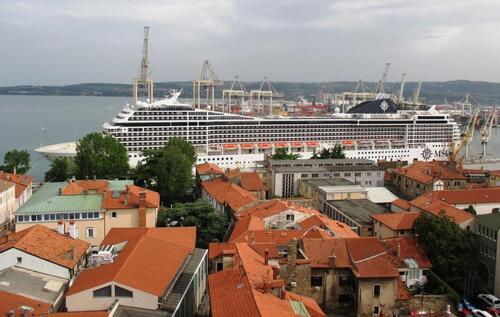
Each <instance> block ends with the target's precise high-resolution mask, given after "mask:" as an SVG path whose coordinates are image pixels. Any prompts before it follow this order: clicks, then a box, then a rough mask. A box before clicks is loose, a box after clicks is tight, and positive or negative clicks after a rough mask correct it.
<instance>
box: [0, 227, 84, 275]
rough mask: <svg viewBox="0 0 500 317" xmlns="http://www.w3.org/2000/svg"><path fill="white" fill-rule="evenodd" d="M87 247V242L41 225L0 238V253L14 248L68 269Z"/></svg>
mask: <svg viewBox="0 0 500 317" xmlns="http://www.w3.org/2000/svg"><path fill="white" fill-rule="evenodd" d="M89 247H90V244H89V243H88V242H85V241H83V240H78V239H73V238H70V237H68V236H65V235H61V234H59V233H57V232H56V231H54V230H52V229H49V228H47V227H45V226H42V225H34V226H32V227H29V228H27V229H24V230H21V231H19V232H16V233H11V234H8V235H6V236H4V237H3V238H0V253H1V252H4V251H6V250H9V249H12V248H15V249H18V250H21V251H24V252H26V253H29V254H31V255H34V256H36V257H39V258H42V259H45V260H47V261H49V262H52V263H55V264H58V265H61V266H64V267H66V268H68V269H73V268H74V267H75V266H76V264H77V263H78V261H79V260H80V258H81V257H82V256H84V255H85V253H86V251H87V249H88V248H89ZM72 250H74V256H72V255H71V253H72Z"/></svg>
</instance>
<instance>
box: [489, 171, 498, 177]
mask: <svg viewBox="0 0 500 317" xmlns="http://www.w3.org/2000/svg"><path fill="white" fill-rule="evenodd" d="M489 174H490V175H492V176H498V177H500V170H495V171H490V172H489Z"/></svg>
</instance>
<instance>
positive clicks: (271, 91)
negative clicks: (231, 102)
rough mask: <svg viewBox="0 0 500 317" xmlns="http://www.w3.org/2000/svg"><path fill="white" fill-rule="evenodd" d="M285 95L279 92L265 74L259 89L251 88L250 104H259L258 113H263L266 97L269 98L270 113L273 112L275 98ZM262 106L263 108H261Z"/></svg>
mask: <svg viewBox="0 0 500 317" xmlns="http://www.w3.org/2000/svg"><path fill="white" fill-rule="evenodd" d="M284 96H285V95H284V94H283V93H280V92H278V91H277V90H276V89H275V88H274V87H273V85H272V84H271V82H270V81H269V79H268V78H267V76H264V80H263V81H262V82H261V83H260V86H259V89H253V90H250V105H251V106H252V107H254V106H257V113H258V114H263V112H264V104H263V102H265V100H266V98H267V99H268V100H269V114H271V115H272V113H273V98H283V97H284ZM261 108H262V109H261Z"/></svg>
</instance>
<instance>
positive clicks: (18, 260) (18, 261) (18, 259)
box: [17, 256, 23, 264]
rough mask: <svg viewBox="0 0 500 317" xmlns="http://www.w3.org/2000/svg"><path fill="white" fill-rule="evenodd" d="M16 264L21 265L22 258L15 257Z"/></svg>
mask: <svg viewBox="0 0 500 317" xmlns="http://www.w3.org/2000/svg"><path fill="white" fill-rule="evenodd" d="M17 264H23V258H22V257H20V256H19V257H17Z"/></svg>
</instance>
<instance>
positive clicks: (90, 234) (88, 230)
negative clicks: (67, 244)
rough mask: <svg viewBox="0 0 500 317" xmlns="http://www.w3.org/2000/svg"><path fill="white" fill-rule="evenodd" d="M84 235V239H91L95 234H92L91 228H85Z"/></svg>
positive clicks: (92, 229)
mask: <svg viewBox="0 0 500 317" xmlns="http://www.w3.org/2000/svg"><path fill="white" fill-rule="evenodd" d="M86 233H87V234H86V237H87V238H93V237H94V234H95V232H94V228H92V227H89V228H87V229H86Z"/></svg>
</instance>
